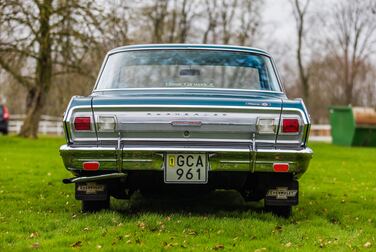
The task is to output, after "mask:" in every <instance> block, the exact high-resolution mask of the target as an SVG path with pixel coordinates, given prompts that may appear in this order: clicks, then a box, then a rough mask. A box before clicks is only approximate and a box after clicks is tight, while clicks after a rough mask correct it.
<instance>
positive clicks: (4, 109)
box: [3, 106, 9, 121]
mask: <svg viewBox="0 0 376 252" xmlns="http://www.w3.org/2000/svg"><path fill="white" fill-rule="evenodd" d="M3 118H4V120H5V121H8V120H9V111H8V108H7V107H6V106H3Z"/></svg>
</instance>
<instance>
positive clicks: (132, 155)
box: [60, 44, 312, 216]
mask: <svg viewBox="0 0 376 252" xmlns="http://www.w3.org/2000/svg"><path fill="white" fill-rule="evenodd" d="M64 129H65V136H66V140H67V144H66V145H63V146H61V148H60V154H61V156H62V158H63V161H64V165H65V167H66V169H68V170H69V171H70V172H71V173H72V174H73V175H74V177H73V178H69V179H64V180H63V182H64V183H74V184H75V190H76V199H77V200H81V201H82V209H83V211H97V210H100V209H105V208H109V207H110V197H115V198H118V199H129V197H130V196H131V195H132V193H133V192H135V191H140V192H141V193H143V194H150V193H156V192H164V193H166V192H167V193H174V194H181V197H184V195H187V193H188V194H192V195H194V194H201V193H204V192H209V191H213V190H216V189H232V190H234V189H235V190H237V191H239V192H240V193H241V194H242V195H243V197H244V199H245V200H250V201H259V200H262V199H264V203H265V207H266V208H268V209H270V210H271V211H272V212H274V213H276V214H278V215H281V216H289V215H290V214H291V207H292V206H293V205H296V204H298V193H299V188H298V179H299V177H300V176H301V175H302V174H303V173H304V172H305V171H306V170H307V168H308V164H309V161H310V159H311V157H312V150H311V149H310V148H308V147H307V146H306V143H307V139H308V133H309V129H310V117H309V115H308V112H307V110H306V108H305V106H304V103H303V101H302V100H300V99H296V100H289V99H288V98H287V97H286V94H285V93H284V89H283V86H282V84H281V81H280V79H279V77H278V74H277V70H276V68H275V65H274V62H273V60H272V58H271V56H270V55H269V54H268V53H267V52H265V51H262V50H259V49H254V48H249V47H238V46H222V45H188V44H163V45H162V44H156V45H133V46H125V47H120V48H116V49H113V50H111V51H110V52H109V53H108V54H107V55H106V57H105V60H104V63H103V65H102V67H101V69H100V72H99V76H98V80H97V82H96V84H95V87H94V90H93V92H92V94H91V95H90V96H88V97H77V96H76V97H73V98H72V99H71V102H70V103H69V105H68V108H67V111H66V113H65V117H64Z"/></svg>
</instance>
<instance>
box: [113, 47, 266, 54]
mask: <svg viewBox="0 0 376 252" xmlns="http://www.w3.org/2000/svg"><path fill="white" fill-rule="evenodd" d="M132 49H134V50H142V49H210V50H229V51H246V52H253V53H260V54H264V55H267V56H270V54H269V53H268V52H266V51H264V50H262V49H258V48H254V47H248V46H236V45H216V44H139V45H127V46H121V47H117V48H114V49H112V50H111V51H109V53H110V54H111V53H114V52H120V51H126V50H132Z"/></svg>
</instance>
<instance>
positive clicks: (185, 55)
mask: <svg viewBox="0 0 376 252" xmlns="http://www.w3.org/2000/svg"><path fill="white" fill-rule="evenodd" d="M122 88H227V89H251V90H268V91H280V87H279V85H278V81H277V78H276V74H275V72H274V69H273V66H272V63H271V60H270V58H269V57H266V56H262V55H258V54H252V53H246V52H232V51H214V50H145V51H126V52H119V53H115V54H112V55H110V56H109V57H108V58H107V61H106V64H105V66H104V69H103V72H102V74H101V77H100V79H99V82H98V84H97V87H96V89H97V90H103V89H122Z"/></svg>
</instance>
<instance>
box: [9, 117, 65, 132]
mask: <svg viewBox="0 0 376 252" xmlns="http://www.w3.org/2000/svg"><path fill="white" fill-rule="evenodd" d="M24 119H25V115H11V117H10V120H9V132H11V133H19V132H20V130H21V127H22V124H23V120H24ZM62 121H63V118H60V117H55V116H47V115H42V117H41V120H40V122H39V134H43V135H63V133H64V130H63V123H62Z"/></svg>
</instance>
